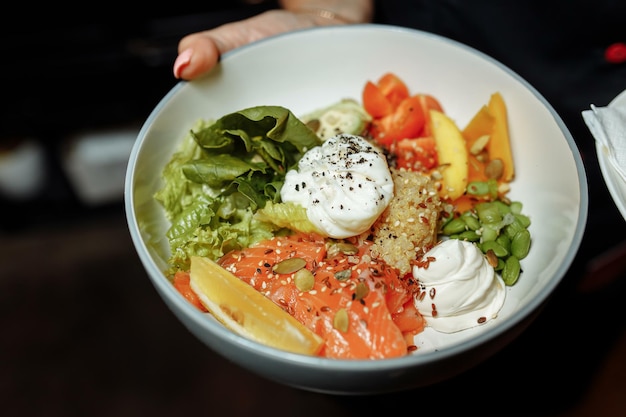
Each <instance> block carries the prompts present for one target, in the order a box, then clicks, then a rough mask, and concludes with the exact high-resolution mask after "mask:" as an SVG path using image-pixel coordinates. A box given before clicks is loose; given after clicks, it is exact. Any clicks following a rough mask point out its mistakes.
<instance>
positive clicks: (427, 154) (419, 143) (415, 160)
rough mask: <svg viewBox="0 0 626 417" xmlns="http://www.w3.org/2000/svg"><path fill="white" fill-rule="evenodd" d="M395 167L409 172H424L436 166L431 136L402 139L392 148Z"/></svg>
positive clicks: (433, 140) (436, 161)
mask: <svg viewBox="0 0 626 417" xmlns="http://www.w3.org/2000/svg"><path fill="white" fill-rule="evenodd" d="M392 151H393V152H394V153H395V155H396V166H397V167H398V168H405V169H407V170H411V171H422V172H426V171H429V170H431V169H432V168H434V167H436V166H437V163H438V160H437V147H436V143H435V139H434V138H433V137H432V136H425V137H420V138H416V139H402V140H399V141H398V142H396V144H395V145H394V146H393V147H392Z"/></svg>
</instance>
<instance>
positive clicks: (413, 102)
mask: <svg viewBox="0 0 626 417" xmlns="http://www.w3.org/2000/svg"><path fill="white" fill-rule="evenodd" d="M425 122H426V116H425V115H424V111H423V109H422V105H421V102H420V100H419V98H418V97H417V96H412V97H408V98H406V99H404V100H403V101H402V102H401V103H400V105H399V106H398V108H397V109H396V110H395V111H394V112H393V113H391V114H389V115H387V116H385V117H383V118H381V119H378V120H374V121H373V122H372V133H373V135H374V138H375V139H376V140H377V141H378V143H380V144H381V145H383V146H389V145H391V144H392V143H393V142H396V141H398V140H401V139H406V138H417V137H419V136H421V133H422V130H423V129H424V124H425Z"/></svg>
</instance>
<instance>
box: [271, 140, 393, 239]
mask: <svg viewBox="0 0 626 417" xmlns="http://www.w3.org/2000/svg"><path fill="white" fill-rule="evenodd" d="M280 195H281V198H282V201H283V202H291V203H296V204H300V205H302V206H303V207H305V208H306V210H307V217H308V218H309V220H310V221H311V222H312V223H313V224H314V225H315V226H316V227H317V228H318V229H319V231H320V232H321V233H324V234H326V235H327V236H328V237H331V238H336V239H342V238H347V237H351V236H355V235H358V234H361V233H363V232H365V231H366V230H367V229H368V228H369V227H370V226H371V225H372V224H373V223H374V221H375V220H376V219H377V218H378V216H380V214H381V213H382V212H383V211H384V210H385V208H386V207H387V205H388V204H389V202H390V201H391V198H392V197H393V179H392V178H391V173H390V172H389V166H388V165H387V159H386V158H385V156H384V155H383V153H382V152H381V151H380V149H378V148H376V147H374V146H373V145H372V144H370V143H369V142H368V141H366V140H365V139H363V138H362V137H360V136H355V135H348V134H340V135H337V136H334V137H332V138H329V139H327V140H326V141H325V142H324V143H323V144H322V145H321V146H317V147H315V148H313V149H311V150H309V151H308V152H307V153H306V154H304V156H303V157H302V158H301V159H300V161H299V163H298V169H297V170H290V171H289V172H287V175H286V178H285V183H284V185H283V187H282V189H281V192H280Z"/></svg>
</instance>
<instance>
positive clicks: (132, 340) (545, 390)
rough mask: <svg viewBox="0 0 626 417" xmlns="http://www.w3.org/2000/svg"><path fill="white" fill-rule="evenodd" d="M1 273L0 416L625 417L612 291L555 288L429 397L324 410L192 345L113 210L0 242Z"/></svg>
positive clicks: (355, 402)
mask: <svg viewBox="0 0 626 417" xmlns="http://www.w3.org/2000/svg"><path fill="white" fill-rule="evenodd" d="M0 264H1V265H2V272H1V273H0V328H1V329H2V344H1V348H0V352H1V353H0V363H2V372H1V373H0V409H1V410H3V411H2V415H4V416H64V417H65V416H91V417H99V416H116V417H119V416H144V415H145V416H148V415H150V416H167V415H178V416H180V415H242V416H244V415H245V416H257V415H258V416H261V415H270V414H271V415H274V416H292V415H298V416H319V415H324V416H362V415H369V414H373V413H378V412H384V413H386V414H387V415H389V412H390V410H391V412H394V410H396V409H397V410H398V411H400V410H401V409H402V410H405V409H406V407H414V409H415V412H416V413H419V414H420V415H433V414H434V413H437V415H449V414H447V413H453V412H454V413H463V414H462V415H481V416H525V415H528V416H614V415H617V414H616V413H618V412H620V410H621V412H623V411H624V410H626V396H625V395H624V393H625V392H626V332H625V330H626V329H625V326H624V320H622V319H620V317H623V309H622V308H621V307H622V302H623V300H624V299H625V295H626V292H625V291H626V288H625V285H626V283H625V282H624V280H619V279H618V280H613V281H611V282H609V283H605V284H603V285H601V286H591V287H590V288H582V287H580V286H576V287H575V288H573V289H572V288H570V286H565V289H563V290H559V291H557V293H556V294H555V296H554V298H553V299H551V300H550V302H549V303H548V305H547V306H546V308H545V310H544V311H543V312H542V314H541V315H540V316H539V317H538V318H537V320H536V321H535V322H534V323H533V324H532V325H531V326H530V328H528V329H527V330H526V331H525V332H524V333H523V334H522V335H521V336H520V337H519V338H518V339H516V340H515V341H513V342H512V343H511V344H510V345H509V346H507V347H506V348H504V349H503V350H502V351H501V352H499V353H498V354H496V355H495V356H494V357H492V358H491V359H488V360H487V361H486V362H484V363H483V364H481V365H479V366H477V367H476V368H473V369H471V370H470V371H468V372H466V373H464V374H462V375H459V376H458V377H455V378H452V379H450V380H447V381H444V382H442V383H440V384H438V385H435V386H429V387H424V388H420V389H416V390H412V391H407V392H398V393H392V394H382V395H370V396H332V395H325V394H318V393H312V392H308V391H302V390H299V389H294V388H290V387H286V386H282V385H279V384H277V383H274V382H271V381H268V380H265V379H263V378H261V377H259V376H257V375H254V374H251V373H249V372H247V371H245V370H243V369H241V368H239V367H238V366H236V365H234V364H232V363H230V362H228V361H227V360H225V359H223V358H221V357H220V356H218V355H217V354H215V353H214V352H212V351H211V350H209V349H208V348H206V347H205V346H204V345H203V344H202V343H201V342H199V341H198V340H197V339H196V338H195V337H194V336H193V335H192V334H191V333H189V332H188V331H187V330H186V329H185V328H184V327H183V326H182V324H180V323H179V322H178V321H177V319H176V318H175V317H174V316H173V315H172V314H171V312H170V311H169V310H168V308H167V307H166V306H165V304H164V303H163V302H162V300H161V299H160V298H159V296H158V295H157V293H156V291H155V290H154V288H153V287H152V284H151V283H150V281H149V279H148V277H147V275H146V273H145V272H144V270H143V267H142V265H141V264H140V261H139V259H138V257H137V254H136V252H135V250H134V247H133V246H132V243H131V240H130V236H129V233H128V229H127V226H126V220H125V217H124V213H123V208H121V207H115V206H114V207H112V208H110V209H107V210H103V211H102V212H101V213H98V215H96V216H87V217H85V218H82V219H78V220H74V221H66V222H61V223H59V224H57V225H48V226H42V227H37V228H35V229H34V230H27V231H23V232H21V233H8V234H6V235H0ZM567 279H568V277H567V276H566V277H565V279H564V282H566V281H567ZM442 413H443V414H442Z"/></svg>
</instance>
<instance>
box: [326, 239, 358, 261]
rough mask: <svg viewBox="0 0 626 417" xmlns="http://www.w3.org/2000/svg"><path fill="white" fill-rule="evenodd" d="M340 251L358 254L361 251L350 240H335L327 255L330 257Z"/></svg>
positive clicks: (347, 253)
mask: <svg viewBox="0 0 626 417" xmlns="http://www.w3.org/2000/svg"><path fill="white" fill-rule="evenodd" d="M340 253H343V254H344V255H356V254H357V253H359V248H357V247H356V246H355V245H353V244H352V243H349V242H335V243H333V244H331V245H330V246H329V248H328V250H327V251H326V254H327V255H326V256H327V257H328V258H332V257H333V256H335V255H339V254H340Z"/></svg>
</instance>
